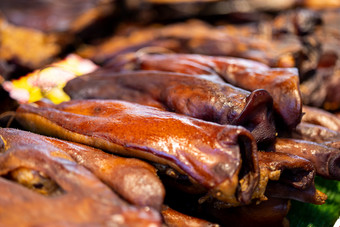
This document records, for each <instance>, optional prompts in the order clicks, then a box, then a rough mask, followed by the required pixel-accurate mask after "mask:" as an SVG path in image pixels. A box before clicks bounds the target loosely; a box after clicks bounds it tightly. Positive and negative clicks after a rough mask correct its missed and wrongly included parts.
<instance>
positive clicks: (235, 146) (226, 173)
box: [16, 100, 259, 205]
mask: <svg viewBox="0 0 340 227" xmlns="http://www.w3.org/2000/svg"><path fill="white" fill-rule="evenodd" d="M16 119H17V120H18V121H19V122H20V123H21V124H22V125H23V126H24V127H26V128H28V129H30V130H33V131H36V132H39V133H43V134H47V135H51V136H56V137H60V138H64V139H67V140H72V141H75V142H80V143H85V144H88V145H91V146H94V147H99V148H102V149H104V150H108V151H111V152H114V153H119V154H122V155H128V156H134V157H139V158H143V159H148V160H149V161H153V162H156V163H161V164H165V165H169V166H171V167H172V168H174V169H176V170H177V171H179V172H180V173H183V174H185V175H187V176H189V178H190V179H192V180H193V182H197V183H198V184H200V185H202V186H203V187H205V188H206V190H207V191H209V193H211V194H212V195H213V196H215V197H217V198H218V199H221V200H223V201H225V202H227V203H231V204H234V205H240V204H247V203H249V202H250V200H251V197H252V193H253V190H254V188H255V187H256V185H257V183H258V173H259V172H258V171H259V169H258V162H257V153H256V143H255V140H254V138H253V136H252V135H251V134H250V132H249V131H248V130H246V129H244V128H243V127H240V126H230V125H218V124H215V123H209V122H206V121H202V120H197V119H194V118H190V117H187V116H184V115H179V114H175V113H170V112H166V111H160V110H158V109H155V108H152V107H147V106H142V105H138V104H132V103H128V102H123V101H114V100H73V101H69V102H64V103H62V104H60V105H53V104H47V103H43V102H37V103H34V104H26V105H21V106H20V107H19V108H18V109H17V113H16Z"/></svg>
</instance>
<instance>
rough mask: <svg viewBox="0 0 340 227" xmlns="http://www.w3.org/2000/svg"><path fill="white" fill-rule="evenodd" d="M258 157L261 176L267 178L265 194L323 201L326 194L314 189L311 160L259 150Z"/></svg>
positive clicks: (308, 200) (305, 200) (313, 170)
mask: <svg viewBox="0 0 340 227" xmlns="http://www.w3.org/2000/svg"><path fill="white" fill-rule="evenodd" d="M258 157H259V166H260V172H261V178H264V179H268V180H269V183H268V185H267V187H266V188H265V190H266V193H265V195H266V196H268V197H277V198H281V199H282V198H285V199H294V200H299V201H302V202H308V203H314V204H323V203H325V200H326V199H327V196H326V195H325V194H324V193H322V192H320V191H318V190H317V189H315V185H314V177H315V168H314V165H313V164H312V162H310V161H308V160H307V159H304V158H301V157H299V156H297V155H293V154H287V153H282V152H259V153H258ZM278 172H279V173H278ZM264 179H261V180H264Z"/></svg>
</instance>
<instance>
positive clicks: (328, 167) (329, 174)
mask: <svg viewBox="0 0 340 227" xmlns="http://www.w3.org/2000/svg"><path fill="white" fill-rule="evenodd" d="M275 150H276V151H278V152H283V153H288V154H294V155H297V156H300V157H303V158H305V159H307V160H309V161H311V162H312V163H313V164H314V166H315V169H316V173H317V174H318V175H320V176H323V177H326V178H330V179H336V180H340V165H339V163H340V151H339V149H336V148H332V147H330V146H327V145H324V144H319V143H315V142H310V141H305V140H296V139H283V138H278V139H277V140H276V144H275Z"/></svg>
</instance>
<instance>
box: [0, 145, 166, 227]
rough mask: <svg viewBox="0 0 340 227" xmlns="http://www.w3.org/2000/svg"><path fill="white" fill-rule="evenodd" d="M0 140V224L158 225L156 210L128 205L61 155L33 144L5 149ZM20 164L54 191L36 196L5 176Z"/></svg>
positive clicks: (16, 169) (15, 169) (70, 159)
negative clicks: (52, 185)
mask: <svg viewBox="0 0 340 227" xmlns="http://www.w3.org/2000/svg"><path fill="white" fill-rule="evenodd" d="M0 141H1V144H2V146H1V150H0V151H1V152H0V176H1V177H0V193H1V197H0V213H1V215H0V223H1V225H3V226H49V225H51V224H52V223H53V225H55V226H141V227H142V226H150V227H153V226H161V218H160V215H159V214H158V213H157V212H155V211H153V210H152V209H150V208H149V209H145V208H137V207H134V206H131V205H128V204H127V203H126V202H124V201H123V200H122V199H120V198H119V197H118V196H117V195H116V194H115V193H114V192H113V191H112V190H111V189H110V188H109V187H107V186H106V185H105V184H103V183H102V182H101V181H100V180H99V179H98V178H97V177H96V176H95V175H94V174H92V173H91V172H90V171H89V170H87V169H86V168H85V167H83V166H81V165H78V164H77V163H76V162H74V161H73V160H72V158H71V156H69V155H68V154H67V153H65V152H63V151H61V150H56V149H55V148H54V147H42V146H37V145H20V146H11V147H10V148H8V149H6V148H7V144H6V141H3V140H2V139H1V140H0ZM22 168H24V169H28V170H31V171H32V172H33V173H38V174H40V175H41V176H45V177H47V178H48V179H50V181H54V182H55V183H56V184H57V185H58V187H59V189H60V191H59V193H58V194H55V195H53V194H51V195H50V194H47V195H42V194H39V193H37V192H36V191H34V190H30V189H28V188H26V187H24V186H23V185H20V184H18V183H16V182H12V181H11V180H9V179H6V178H5V177H7V176H8V175H10V174H11V173H12V172H14V171H18V170H19V171H20V169H22ZM33 186H34V185H33ZM36 187H38V188H39V187H40V186H39V184H38V185H36Z"/></svg>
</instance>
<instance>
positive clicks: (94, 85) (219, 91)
mask: <svg viewBox="0 0 340 227" xmlns="http://www.w3.org/2000/svg"><path fill="white" fill-rule="evenodd" d="M208 78H209V77H208ZM64 90H65V92H66V93H67V94H68V95H70V97H71V98H72V99H119V100H125V101H131V102H135V103H139V104H143V105H149V106H155V107H159V106H160V108H162V109H163V108H165V109H167V110H170V111H174V112H177V113H181V114H185V115H188V116H191V117H194V118H198V119H203V120H207V121H212V122H216V123H219V124H233V125H241V126H244V127H245V128H247V129H248V130H250V131H251V132H252V134H253V135H254V137H255V139H256V141H257V142H258V143H259V144H261V145H262V147H265V146H268V144H269V145H271V144H273V142H274V140H275V133H276V131H275V126H274V121H273V113H272V98H271V97H270V95H269V94H268V93H267V92H266V91H264V90H255V91H253V92H252V93H250V92H248V91H245V90H242V89H239V88H236V87H234V86H232V85H229V84H227V83H224V82H217V81H210V80H207V79H205V78H204V77H198V76H195V77H193V76H189V75H186V74H180V73H170V72H169V73H168V72H161V71H133V72H125V73H112V72H110V70H107V71H104V70H102V71H99V72H95V73H91V74H88V75H85V76H81V77H78V78H75V79H73V80H71V81H69V82H68V83H67V85H66V86H65V88H64Z"/></svg>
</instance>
